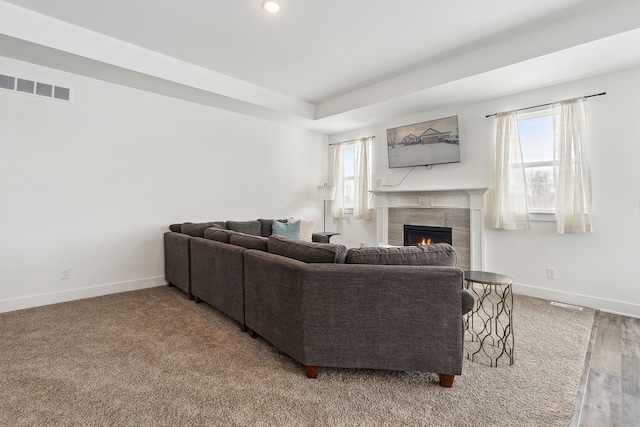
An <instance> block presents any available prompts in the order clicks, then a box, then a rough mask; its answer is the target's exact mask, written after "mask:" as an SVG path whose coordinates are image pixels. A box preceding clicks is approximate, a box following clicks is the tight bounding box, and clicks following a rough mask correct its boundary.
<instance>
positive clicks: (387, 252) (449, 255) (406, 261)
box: [345, 243, 458, 266]
mask: <svg viewBox="0 0 640 427" xmlns="http://www.w3.org/2000/svg"><path fill="white" fill-rule="evenodd" d="M457 261H458V258H457V255H456V251H455V249H453V247H452V246H451V245H449V244H447V243H436V244H434V245H426V246H398V247H391V248H352V249H349V250H348V251H347V256H346V259H345V263H346V264H379V265H382V264H385V265H430V266H455V265H456V262H457Z"/></svg>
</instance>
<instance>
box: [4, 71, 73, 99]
mask: <svg viewBox="0 0 640 427" xmlns="http://www.w3.org/2000/svg"><path fill="white" fill-rule="evenodd" d="M0 89H8V90H12V91H16V92H21V93H27V94H30V95H36V96H42V97H45V98H51V99H59V100H61V101H70V100H71V89H69V88H66V87H61V86H54V85H52V84H48V83H42V82H35V81H33V80H27V79H21V78H19V77H12V76H6V75H4V74H0Z"/></svg>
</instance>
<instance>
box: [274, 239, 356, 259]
mask: <svg viewBox="0 0 640 427" xmlns="http://www.w3.org/2000/svg"><path fill="white" fill-rule="evenodd" d="M267 247H268V249H269V252H270V253H272V254H276V255H280V256H284V257H287V258H292V259H295V260H298V261H302V262H306V263H344V258H345V255H346V254H347V247H346V246H343V245H338V244H333V243H315V242H302V241H300V240H291V239H289V238H287V237H284V236H278V235H275V234H274V235H272V236H271V237H269V239H268V241H267Z"/></svg>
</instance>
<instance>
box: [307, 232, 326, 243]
mask: <svg viewBox="0 0 640 427" xmlns="http://www.w3.org/2000/svg"><path fill="white" fill-rule="evenodd" d="M311 241H312V242H317V243H329V236H327V235H324V234H319V233H311Z"/></svg>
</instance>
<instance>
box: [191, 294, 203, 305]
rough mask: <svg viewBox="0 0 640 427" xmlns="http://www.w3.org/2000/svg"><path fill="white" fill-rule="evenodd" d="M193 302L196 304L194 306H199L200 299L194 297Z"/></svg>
mask: <svg viewBox="0 0 640 427" xmlns="http://www.w3.org/2000/svg"><path fill="white" fill-rule="evenodd" d="M193 300H194V301H195V302H196V304H200V301H202V300H201V299H200V298H198V297H196V296H194V297H193Z"/></svg>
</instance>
